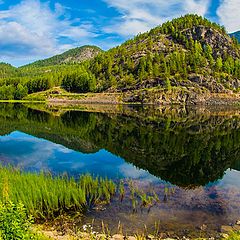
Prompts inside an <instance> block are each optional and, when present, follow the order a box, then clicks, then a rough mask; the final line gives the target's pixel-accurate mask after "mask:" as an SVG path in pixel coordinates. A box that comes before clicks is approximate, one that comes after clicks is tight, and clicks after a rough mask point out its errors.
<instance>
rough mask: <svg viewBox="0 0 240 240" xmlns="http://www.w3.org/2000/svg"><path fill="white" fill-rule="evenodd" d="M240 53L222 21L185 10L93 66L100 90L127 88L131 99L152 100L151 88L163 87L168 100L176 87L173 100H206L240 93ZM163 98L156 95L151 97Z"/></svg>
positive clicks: (95, 61) (162, 90)
mask: <svg viewBox="0 0 240 240" xmlns="http://www.w3.org/2000/svg"><path fill="white" fill-rule="evenodd" d="M239 58H240V48H239V45H238V43H237V42H236V41H234V40H233V39H232V38H231V37H230V36H229V35H228V34H227V33H226V32H225V30H224V29H223V28H222V27H220V26H218V25H217V24H215V23H212V22H210V21H208V20H207V19H204V18H202V17H199V16H197V15H186V16H184V17H181V18H178V19H174V20H173V21H171V22H167V23H164V24H163V25H162V26H159V27H157V28H154V29H152V30H151V31H149V32H147V33H144V34H140V35H138V36H136V37H135V38H134V39H132V40H129V41H127V42H126V43H124V44H122V45H121V46H119V47H116V48H114V49H111V50H109V51H108V52H105V53H102V54H100V55H98V56H97V57H96V58H94V59H93V60H92V63H91V66H90V69H91V71H92V72H93V73H94V75H95V77H96V79H97V80H98V82H97V83H98V86H97V87H98V91H100V92H101V91H107V92H123V93H127V95H128V96H129V97H128V98H127V99H125V101H127V102H132V101H137V102H144V103H149V97H147V98H145V96H146V95H147V94H145V93H146V92H148V93H156V92H158V93H159V94H157V95H160V98H163V102H164V95H165V94H162V92H164V93H165V92H168V95H169V93H171V92H172V93H177V98H178V100H177V99H175V96H174V95H173V96H172V97H170V100H169V101H170V102H171V98H172V99H173V102H175V103H180V102H184V103H185V102H186V101H187V102H189V101H190V102H202V101H201V100H200V101H199V98H200V99H201V98H202V99H203V102H204V99H205V96H209V97H210V96H211V94H226V95H231V94H237V93H238V91H239V89H240V59H239ZM181 93H183V94H181ZM180 96H183V98H181V97H180ZM234 96H235V95H234ZM179 98H181V99H179ZM194 98H197V99H194ZM225 99H227V98H225ZM238 99H239V98H238V96H236V101H238ZM158 102H159V98H158V96H156V98H155V97H153V95H152V96H151V103H158ZM160 102H162V101H160Z"/></svg>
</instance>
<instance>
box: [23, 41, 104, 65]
mask: <svg viewBox="0 0 240 240" xmlns="http://www.w3.org/2000/svg"><path fill="white" fill-rule="evenodd" d="M100 52H102V50H101V49H100V48H99V47H96V46H89V45H86V46H82V47H77V48H73V49H70V50H68V51H66V52H64V53H62V54H59V55H56V56H53V57H50V58H47V59H44V60H39V61H36V62H34V63H32V64H28V65H26V66H24V67H29V66H34V67H46V66H53V65H60V64H66V63H67V64H73V63H81V62H83V61H85V60H89V59H92V58H94V57H95V56H96V55H97V54H99V53H100Z"/></svg>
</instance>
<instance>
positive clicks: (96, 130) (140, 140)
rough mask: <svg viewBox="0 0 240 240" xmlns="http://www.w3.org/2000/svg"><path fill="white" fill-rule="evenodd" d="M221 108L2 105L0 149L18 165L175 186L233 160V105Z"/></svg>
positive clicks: (199, 179) (237, 146) (205, 177)
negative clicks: (105, 109)
mask: <svg viewBox="0 0 240 240" xmlns="http://www.w3.org/2000/svg"><path fill="white" fill-rule="evenodd" d="M223 113H224V112H220V113H214V114H211V113H207V114H206V113H202V112H200V113H199V112H196V110H192V111H190V110H185V111H179V112H176V110H170V111H169V112H167V111H166V110H165V109H164V110H162V112H159V110H153V109H151V108H150V109H145V110H144V109H142V108H140V109H133V110H132V109H130V110H129V109H127V110H126V111H125V112H124V111H123V112H122V114H116V113H94V112H85V111H66V112H63V113H61V115H60V116H56V115H54V114H51V113H48V112H46V111H38V110H33V109H32V108H27V107H25V106H21V105H9V104H1V105H0V124H1V127H0V135H5V134H10V135H7V136H4V137H1V138H0V141H1V146H0V156H1V157H2V159H3V161H4V160H5V161H6V162H10V163H13V164H19V165H20V166H23V167H25V168H33V169H40V168H42V169H45V168H46V169H48V170H50V171H53V172H61V171H69V173H70V174H73V173H74V174H76V173H77V172H79V173H82V172H83V171H89V172H91V173H93V174H98V175H105V176H108V177H110V178H116V177H127V176H132V177H134V176H135V177H136V178H139V177H141V176H144V175H149V176H151V177H153V176H155V177H157V178H161V179H163V180H165V181H168V182H171V183H172V184H175V185H178V186H182V187H187V188H193V187H195V186H204V185H206V184H208V183H209V182H214V181H216V180H218V179H221V178H222V177H223V175H224V173H225V171H226V170H227V169H229V168H235V169H238V165H239V162H240V161H239V156H240V154H239V153H240V142H239V139H240V121H239V118H238V111H234V112H230V114H229V112H228V113H227V114H223ZM23 133H25V135H24V134H23ZM33 136H34V137H33ZM6 152H7V153H6ZM4 153H5V154H4ZM127 163H129V164H127ZM30 166H31V167H30ZM134 166H135V167H134ZM107 168H108V169H109V170H107ZM83 169H84V170H83ZM74 170H75V171H74ZM147 172H148V173H150V174H151V175H150V174H147Z"/></svg>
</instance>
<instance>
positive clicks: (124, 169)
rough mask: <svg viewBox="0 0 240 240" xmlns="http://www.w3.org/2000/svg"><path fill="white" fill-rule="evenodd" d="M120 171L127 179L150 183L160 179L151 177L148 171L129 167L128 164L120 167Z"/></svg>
mask: <svg viewBox="0 0 240 240" xmlns="http://www.w3.org/2000/svg"><path fill="white" fill-rule="evenodd" d="M119 171H120V172H121V173H122V174H123V176H124V177H125V178H132V179H144V180H146V181H149V182H153V181H156V180H158V181H159V179H158V178H156V177H154V176H152V175H150V174H149V173H148V172H147V171H145V170H142V169H137V168H136V167H135V166H133V165H129V164H127V163H125V164H122V165H120V166H119Z"/></svg>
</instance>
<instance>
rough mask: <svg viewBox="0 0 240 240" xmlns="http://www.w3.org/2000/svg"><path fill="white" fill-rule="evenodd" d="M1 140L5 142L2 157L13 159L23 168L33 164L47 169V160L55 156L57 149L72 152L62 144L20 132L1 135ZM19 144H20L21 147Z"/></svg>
mask: <svg viewBox="0 0 240 240" xmlns="http://www.w3.org/2000/svg"><path fill="white" fill-rule="evenodd" d="M0 142H1V143H4V147H3V149H1V151H2V153H1V155H2V158H4V159H12V161H14V163H16V164H17V166H19V167H22V168H24V167H29V166H31V167H35V168H38V169H43V170H47V166H46V162H47V161H48V160H49V159H50V158H52V159H53V158H55V152H56V151H59V152H62V153H69V152H71V150H68V149H66V148H64V147H63V146H61V145H58V144H55V143H52V142H48V141H46V140H43V139H38V138H34V137H32V136H29V135H27V134H24V133H20V132H14V133H12V134H10V135H8V136H6V137H1V138H0ZM17 146H19V149H18V148H17ZM13 159H14V160H13Z"/></svg>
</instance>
